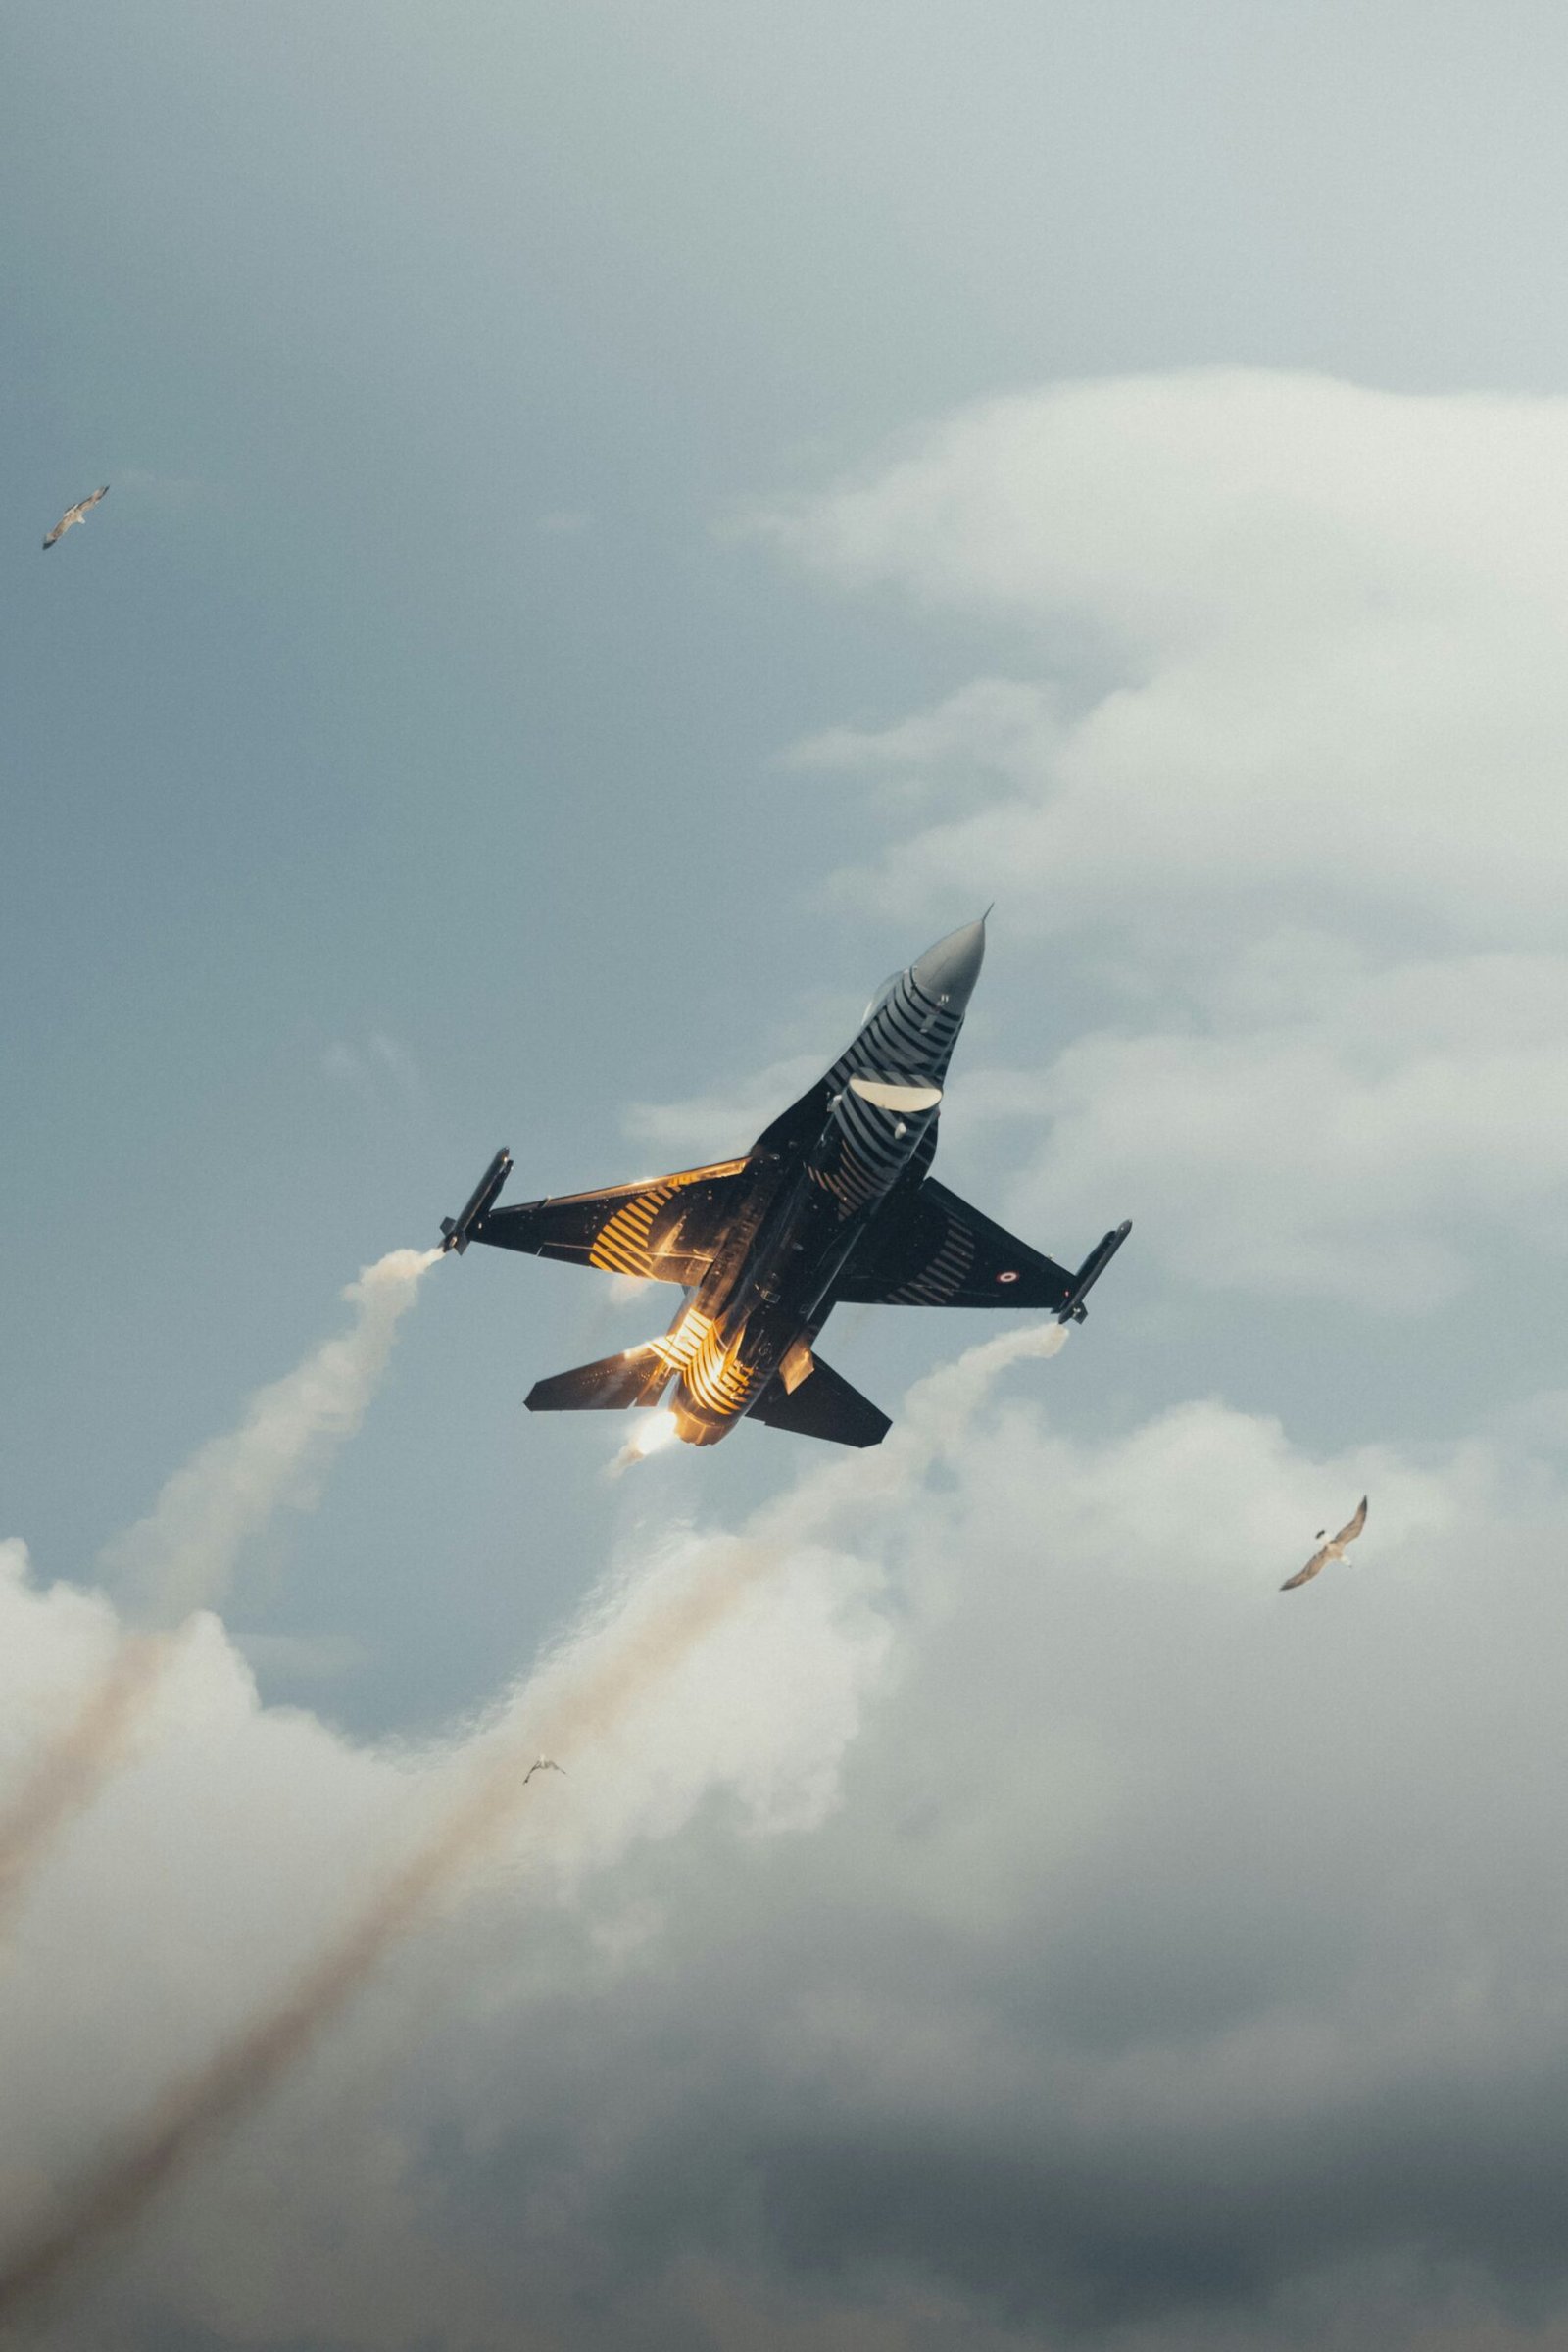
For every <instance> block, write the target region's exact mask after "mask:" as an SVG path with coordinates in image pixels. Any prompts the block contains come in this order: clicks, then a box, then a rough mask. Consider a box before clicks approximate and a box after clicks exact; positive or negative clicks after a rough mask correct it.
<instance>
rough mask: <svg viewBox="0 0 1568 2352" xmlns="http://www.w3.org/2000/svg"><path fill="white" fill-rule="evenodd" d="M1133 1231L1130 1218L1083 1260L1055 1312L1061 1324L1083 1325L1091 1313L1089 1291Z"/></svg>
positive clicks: (1110, 1233) (1096, 1245)
mask: <svg viewBox="0 0 1568 2352" xmlns="http://www.w3.org/2000/svg"><path fill="white" fill-rule="evenodd" d="M1132 1229H1133V1226H1132V1219H1131V1218H1130V1217H1129V1218H1128V1219H1127V1222H1126V1223H1125V1224H1124V1225H1117V1226H1115V1227H1114V1228H1113V1229H1112V1230H1111V1231H1110V1232H1109V1233H1107V1234H1106V1235H1105V1237H1104V1239H1103V1241H1099V1242H1097V1243H1096V1244H1095V1247H1094V1248H1093V1250H1090V1252H1089V1255H1088V1256H1087V1257H1086V1258H1085V1259H1084V1262H1083V1264H1082V1265H1081V1266H1080V1267H1079V1269H1078V1271H1077V1273H1076V1274H1075V1275H1074V1276H1073V1278H1072V1289H1071V1290H1070V1291H1069V1292H1068V1293H1067V1296H1066V1298H1065V1299H1063V1300H1062V1302H1061V1304H1060V1306H1058V1307H1057V1309H1056V1321H1057V1322H1058V1323H1081V1322H1083V1320H1084V1318H1085V1316H1086V1315H1087V1314H1088V1312H1089V1309H1088V1307H1087V1306H1085V1304H1084V1300H1085V1299H1087V1298H1088V1296H1089V1294H1090V1292H1091V1291H1092V1290H1093V1289H1094V1287H1095V1285H1096V1283H1097V1282H1098V1281H1099V1280H1100V1277H1101V1276H1102V1274H1103V1272H1104V1271H1105V1268H1106V1267H1107V1266H1108V1265H1109V1263H1110V1261H1111V1259H1112V1258H1113V1257H1114V1256H1115V1254H1116V1252H1117V1250H1119V1249H1120V1248H1121V1246H1122V1244H1123V1242H1124V1241H1125V1240H1126V1239H1127V1236H1128V1235H1129V1234H1130V1233H1131V1231H1132Z"/></svg>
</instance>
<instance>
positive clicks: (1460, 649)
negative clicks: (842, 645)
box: [758, 369, 1568, 1308]
mask: <svg viewBox="0 0 1568 2352" xmlns="http://www.w3.org/2000/svg"><path fill="white" fill-rule="evenodd" d="M1565 523H1568V402H1564V401H1558V400H1550V399H1541V400H1525V399H1506V398H1502V397H1492V396H1482V395H1469V396H1463V397H1452V398H1427V397H1421V398H1418V397H1408V396H1403V395H1395V394H1388V393H1379V392H1369V391H1365V390H1362V389H1358V388H1357V387H1354V386H1351V385H1348V384H1343V383H1336V382H1332V381H1330V380H1328V379H1326V378H1320V377H1306V376H1290V375H1281V374H1263V373H1260V372H1249V371H1245V370H1239V369H1211V370H1205V371H1195V372H1192V373H1189V374H1184V375H1175V376H1154V377H1146V378H1138V379H1129V380H1125V381H1108V382H1097V383H1080V384H1067V385H1060V386H1055V387H1051V388H1048V389H1046V390H1044V391H1041V392H1039V393H1035V394H1031V395H1026V396H1020V397H1017V398H1013V399H1008V400H1001V401H993V402H988V403H984V404H981V405H978V406H976V407H973V408H970V409H967V410H964V411H961V412H959V413H958V414H957V415H956V416H954V417H950V418H948V419H947V420H945V421H942V422H939V423H937V424H935V425H933V426H932V427H930V428H929V429H928V430H926V431H925V432H924V433H922V434H920V435H918V436H916V437H915V438H914V439H913V441H912V442H911V443H910V445H909V446H908V447H907V449H906V450H905V451H903V452H902V453H899V454H896V455H895V456H893V457H891V458H889V459H888V460H887V461H886V462H885V463H884V464H882V465H881V466H878V467H874V468H872V469H871V470H870V471H869V472H868V473H867V474H866V475H865V477H864V478H863V479H861V480H859V481H858V482H853V483H849V484H845V485H841V486H840V487H839V488H837V489H834V490H830V491H828V492H827V493H825V494H823V495H821V496H818V497H814V498H807V499H804V500H801V501H799V502H797V503H796V504H795V505H793V506H791V507H789V508H776V509H774V510H772V511H771V512H768V513H764V514H762V515H760V516H759V517H758V527H759V528H760V530H762V531H763V532H764V533H766V534H768V535H769V536H771V537H772V538H773V539H774V540H775V541H776V542H777V543H779V544H781V545H782V546H784V547H786V548H787V549H788V550H789V551H791V552H792V553H793V554H794V555H795V556H796V557H798V558H799V559H800V560H801V561H803V562H804V563H806V564H809V565H810V566H811V567H813V568H814V569H816V570H818V571H820V572H823V573H825V574H826V575H828V576H829V577H831V578H832V579H834V580H836V581H838V582H840V583H842V584H843V585H845V586H847V587H851V588H855V589H858V590H861V591H864V590H866V589H868V588H876V587H892V588H895V589H897V590H899V591H901V592H903V593H905V594H907V595H908V596H909V597H911V598H913V599H914V600H916V601H918V602H919V603H921V604H922V605H924V606H926V607H928V608H931V609H932V610H934V611H937V612H941V611H943V610H950V611H952V612H954V613H961V614H963V615H964V616H965V625H966V626H967V627H968V628H969V629H971V630H972V628H973V625H974V620H975V617H976V616H977V615H978V616H980V617H981V619H982V620H983V619H985V618H987V617H990V618H993V619H995V620H996V621H997V622H998V624H999V627H1000V626H1001V625H1002V624H1003V623H1005V626H1006V629H1007V632H1008V639H1009V646H1010V658H1011V660H1012V661H1013V662H1016V661H1017V652H1018V646H1019V643H1020V632H1022V637H1023V642H1024V643H1027V641H1028V637H1029V635H1030V634H1032V635H1033V637H1034V639H1035V641H1036V643H1037V645H1038V649H1039V650H1038V670H1039V674H1038V675H1037V676H1035V677H1033V678H1022V679H1015V680H1011V681H1009V680H1008V679H1006V678H1005V677H999V676H996V675H994V674H993V675H987V676H984V677H981V678H979V679H977V680H975V681H974V682H973V683H972V684H970V685H968V686H965V687H962V688H960V689H959V690H958V691H957V692H956V693H954V694H951V695H949V696H948V697H946V698H945V699H944V700H943V701H942V702H940V703H939V704H937V705H936V706H935V707H934V708H932V709H930V710H926V711H920V712H917V713H915V714H913V715H912V716H909V717H906V718H904V719H901V720H898V721H896V722H895V723H893V724H891V725H889V726H886V727H883V728H880V729H871V730H865V729H845V728H838V729H832V730H829V731H828V732H827V733H826V734H819V735H817V736H815V737H813V738H812V739H811V740H810V741H809V742H807V743H804V744H802V745H799V746H797V747H796V748H795V750H794V752H793V753H791V754H790V755H788V757H789V758H790V759H791V760H793V761H797V762H801V763H811V762H814V763H817V764H820V765H822V766H823V767H824V768H826V769H827V770H828V771H830V772H832V773H834V774H838V775H851V776H863V777H865V778H867V779H870V780H873V781H881V780H884V779H890V780H892V781H894V782H895V783H901V784H908V785H911V786H914V785H917V787H918V791H917V793H915V794H914V796H913V797H911V795H910V793H909V792H906V793H905V794H904V795H903V797H902V798H900V799H898V800H897V801H895V802H893V803H890V804H889V807H888V811H887V816H888V833H889V847H888V850H887V852H886V855H885V857H884V858H883V860H882V861H881V865H880V868H879V870H878V871H877V872H876V873H875V874H873V875H865V874H843V875H840V876H839V877H838V882H837V887H838V889H839V890H840V892H841V894H842V896H843V898H844V900H845V903H846V904H854V905H857V906H858V905H860V904H863V902H864V901H865V899H866V898H867V896H868V895H869V896H870V897H871V898H872V899H873V900H874V901H876V902H878V903H880V904H881V905H882V906H883V907H885V908H887V909H888V910H890V911H893V910H897V911H898V912H899V913H900V914H901V916H904V917H907V918H908V919H911V920H912V919H913V917H914V915H915V914H916V913H923V914H926V915H928V916H930V917H932V918H933V919H934V918H935V916H936V915H937V912H938V910H939V909H941V910H944V911H946V910H949V909H951V907H952V906H953V905H954V903H955V898H956V896H958V897H964V898H975V899H989V898H991V897H993V896H995V897H996V898H997V899H998V901H999V907H998V930H997V937H998V940H999V943H1000V941H1001V940H1002V939H1003V938H1004V937H1006V938H1008V939H1010V940H1011V941H1012V942H1013V943H1014V955H1015V957H1016V954H1017V949H1018V942H1019V934H1020V932H1021V931H1023V930H1026V929H1029V928H1034V929H1036V930H1038V931H1042V932H1045V933H1048V934H1052V935H1054V941H1055V944H1054V948H1053V951H1052V953H1053V955H1054V958H1055V959H1056V961H1055V962H1054V965H1053V966H1052V967H1049V968H1048V969H1046V970H1044V971H1043V972H1041V973H1040V975H1039V979H1038V983H1037V1001H1038V991H1039V990H1043V991H1045V992H1046V1002H1047V1003H1048V1004H1052V1003H1054V999H1055V997H1056V996H1057V994H1058V988H1059V979H1058V975H1059V971H1060V960H1059V959H1060V957H1061V956H1062V953H1063V949H1062V946H1061V944H1060V942H1061V940H1062V937H1063V935H1067V934H1071V935H1073V940H1074V950H1075V968H1074V969H1073V971H1072V973H1071V975H1070V977H1071V984H1072V995H1073V1005H1074V1014H1073V1020H1074V1026H1075V1027H1076V1029H1077V1032H1078V1034H1077V1036H1076V1039H1075V1041H1074V1042H1072V1043H1070V1044H1068V1045H1066V1046H1065V1048H1064V1047H1063V1042H1062V1040H1063V1032H1062V1029H1061V1027H1060V1026H1059V1025H1057V1026H1056V1027H1054V1030H1053V1031H1052V1032H1051V1040H1050V1044H1049V1046H1047V1047H1046V1048H1044V1049H1043V1051H1042V1054H1041V1060H1040V1062H1039V1063H1038V1064H1036V1065H1035V1066H1034V1067H1032V1068H1025V1069H1021V1070H1017V1071H1013V1072H1008V1071H1005V1070H1002V1071H996V1070H993V1071H990V1072H982V1073H972V1072H971V1071H970V1070H969V1069H968V1068H967V1067H966V1065H965V1063H964V1062H963V1061H962V1060H960V1062H959V1064H958V1067H957V1070H956V1077H955V1086H954V1096H953V1105H952V1108H953V1116H954V1118H960V1117H963V1116H966V1115H973V1114H974V1113H975V1112H976V1111H985V1110H991V1111H993V1112H994V1113H995V1114H996V1115H997V1116H999V1117H1001V1116H1006V1117H1009V1118H1010V1119H1011V1120H1013V1121H1014V1122H1015V1126H1014V1133H1013V1135H1012V1137H1011V1139H1010V1145H1011V1149H1012V1150H1013V1151H1014V1152H1022V1153H1023V1154H1024V1155H1025V1157H1026V1160H1027V1166H1028V1173H1027V1174H1026V1175H1025V1176H1023V1177H1022V1178H1020V1179H1019V1180H1018V1181H1016V1182H1015V1183H1014V1185H1013V1188H1012V1193H1011V1201H1010V1206H1011V1210H1012V1213H1013V1215H1014V1217H1015V1218H1016V1219H1017V1220H1018V1221H1021V1222H1022V1223H1023V1226H1024V1230H1025V1231H1026V1232H1027V1231H1031V1230H1034V1231H1050V1232H1057V1231H1060V1230H1061V1229H1062V1227H1063V1225H1064V1224H1075V1223H1078V1222H1080V1221H1085V1220H1087V1222H1088V1223H1089V1224H1090V1225H1093V1223H1094V1221H1095V1220H1096V1219H1102V1218H1104V1217H1108V1216H1111V1215H1113V1214H1114V1215H1118V1216H1119V1215H1121V1214H1124V1213H1125V1214H1130V1215H1132V1216H1133V1217H1134V1219H1135V1221H1136V1222H1137V1223H1138V1226H1139V1247H1140V1249H1142V1250H1152V1251H1153V1252H1154V1253H1155V1255H1156V1256H1157V1257H1158V1259H1159V1260H1160V1262H1161V1263H1162V1264H1163V1265H1164V1266H1165V1267H1166V1269H1167V1270H1169V1271H1171V1272H1174V1273H1177V1274H1179V1275H1180V1276H1181V1277H1183V1278H1184V1279H1186V1280H1189V1281H1192V1282H1195V1283H1197V1284H1199V1285H1201V1286H1210V1285H1214V1284H1220V1285H1224V1286H1227V1287H1240V1288H1243V1289H1249V1290H1254V1291H1260V1292H1263V1293H1266V1294H1270V1295H1274V1296H1279V1295H1281V1294H1285V1293H1290V1292H1296V1293H1314V1294H1317V1295H1320V1296H1328V1297H1335V1298H1346V1299H1348V1298H1352V1297H1365V1298H1369V1299H1373V1300H1374V1301H1375V1302H1377V1303H1378V1304H1380V1305H1382V1306H1385V1307H1397V1308H1412V1307H1421V1306H1426V1305H1430V1304H1434V1303H1441V1302H1444V1301H1446V1300H1448V1299H1452V1298H1454V1297H1455V1296H1457V1295H1458V1294H1460V1293H1461V1292H1462V1290H1463V1288H1464V1286H1465V1283H1466V1281H1467V1280H1468V1279H1469V1277H1470V1274H1471V1272H1472V1271H1473V1265H1474V1260H1475V1256H1476V1250H1477V1243H1478V1240H1480V1239H1481V1238H1483V1237H1488V1236H1491V1235H1494V1234H1502V1235H1505V1236H1508V1237H1511V1238H1514V1239H1522V1240H1524V1241H1526V1242H1528V1243H1529V1244H1531V1245H1533V1246H1535V1247H1539V1248H1544V1249H1545V1250H1549V1251H1551V1252H1553V1253H1554V1254H1558V1255H1560V1254H1561V1253H1562V1252H1563V1251H1564V1250H1568V1225H1565V1221H1564V1218H1563V1214H1562V1211H1561V1207H1560V1200H1561V1198H1562V1193H1563V1186H1564V1181H1565V1179H1568V1148H1565V1146H1564V1143H1563V1140H1562V1139H1563V1137H1564V1135H1565V1134H1568V1076H1565V1071H1568V1061H1565V1059H1564V1055H1563V1053H1562V1047H1561V1040H1562V1038H1563V1036H1564V1034H1565V1026H1564V1014H1565V1013H1568V963H1565V962H1564V960H1563V952H1564V948H1565V944H1568V943H1565V939H1564V918H1563V914H1562V911H1561V910H1562V907H1563V906H1564V905H1565V904H1568V789H1565V786H1568V662H1564V660H1563V658H1562V656H1563V647H1564V642H1565V629H1568V531H1565V528H1564V525H1565ZM1086 644H1087V645H1091V646H1092V648H1093V651H1092V652H1090V653H1087V654H1086V652H1085V650H1084V649H1085V646H1086ZM1025 953H1027V951H1025ZM1015 968H1016V967H1015ZM984 1001H985V1000H982V1002H984ZM1018 1003H1019V1000H1018V999H1017V998H1015V1000H1014V1008H1013V1015H1012V1018H1011V1019H1009V1022H1008V1028H1009V1029H1011V1028H1012V1027H1013V1026H1015V1022H1016V1011H1017V1005H1018ZM1031 1031H1032V1033H1033V1034H1035V1035H1038V1034H1039V1027H1038V1023H1036V1024H1031ZM1031 1131H1032V1132H1031Z"/></svg>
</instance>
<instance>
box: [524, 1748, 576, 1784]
mask: <svg viewBox="0 0 1568 2352" xmlns="http://www.w3.org/2000/svg"><path fill="white" fill-rule="evenodd" d="M536 1772H559V1773H560V1775H561V1777H562V1779H563V1780H564V1779H565V1777H566V1768H565V1766H564V1764H558V1763H557V1762H556V1759H555V1757H554V1756H540V1757H538V1758H537V1759H536V1760H535V1761H534V1762H533V1763H532V1764H530V1765H529V1767H528V1769H527V1771H526V1772H525V1773H524V1774H523V1776H522V1785H523V1787H524V1788H525V1789H526V1788H527V1786H528V1783H529V1782H530V1781H531V1780H532V1779H533V1776H534V1774H535V1773H536Z"/></svg>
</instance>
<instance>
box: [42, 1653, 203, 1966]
mask: <svg viewBox="0 0 1568 2352" xmlns="http://www.w3.org/2000/svg"><path fill="white" fill-rule="evenodd" d="M171 1646H172V1645H171V1643H170V1642H169V1641H168V1640H167V1639H166V1638H165V1637H163V1636H161V1635H157V1634H127V1635H125V1636H124V1637H123V1639H122V1640H121V1641H120V1642H117V1643H116V1645H115V1649H114V1652H113V1654H112V1656H111V1657H110V1660H109V1663H108V1665H107V1666H106V1667H105V1668H104V1670H103V1672H102V1673H101V1674H100V1675H99V1677H98V1679H97V1681H96V1682H95V1683H94V1684H93V1686H92V1688H91V1690H90V1691H88V1693H87V1696H86V1698H85V1699H84V1700H83V1701H82V1703H81V1705H80V1706H79V1707H78V1708H77V1710H76V1713H75V1715H74V1717H73V1720H72V1721H71V1722H70V1723H69V1724H68V1725H67V1727H66V1729H65V1731H64V1732H62V1733H61V1734H60V1735H59V1736H58V1738H57V1739H55V1740H53V1741H52V1742H51V1743H50V1745H49V1746H48V1747H47V1748H46V1749H45V1751H44V1753H43V1755H42V1756H40V1757H39V1758H38V1760H37V1762H36V1763H35V1764H34V1765H33V1767H32V1770H31V1771H30V1772H29V1773H28V1774H27V1775H26V1777H25V1780H24V1781H23V1784H22V1787H21V1789H19V1790H18V1792H17V1794H16V1795H15V1796H14V1797H13V1798H12V1800H11V1803H10V1804H9V1806H8V1807H7V1808H6V1810H5V1812H4V1814H0V1927H3V1926H4V1924H5V1921H6V1918H7V1916H8V1914H9V1913H10V1911H11V1910H12V1908H13V1907H14V1905H15V1904H16V1903H17V1902H18V1901H19V1900H20V1898H21V1895H22V1892H23V1889H24V1888H25V1886H26V1884H27V1881H28V1880H29V1879H30V1878H31V1876H32V1873H33V1871H34V1870H35V1869H36V1868H37V1866H38V1864H39V1863H40V1862H41V1861H42V1859H43V1857H44V1855H45V1854H46V1853H47V1852H48V1850H49V1848H50V1846H51V1845H52V1844H53V1843H54V1840H55V1838H57V1837H58V1836H59V1834H60V1832H61V1830H62V1829H64V1828H65V1826H66V1824H67V1823H68V1822H70V1821H73V1820H74V1818H75V1816H76V1815H77V1814H78V1813H79V1812H80V1811H81V1810H82V1808H83V1806H85V1805H86V1804H88V1803H89V1802H90V1800H91V1798H92V1797H93V1795H94V1793H95V1792H96V1790H97V1789H99V1788H101V1786H102V1785H103V1782H104V1779H105V1777H106V1775H107V1774H108V1773H110V1772H111V1771H113V1769H114V1767H115V1766H116V1765H117V1764H118V1763H119V1762H120V1760H121V1758H122V1757H123V1755H124V1753H125V1750H126V1748H127V1747H128V1745H129V1743H130V1740H131V1738H132V1735H133V1733H134V1731H135V1728H136V1725H137V1723H138V1722H139V1721H140V1718H141V1714H142V1710H143V1709H144V1707H145V1706H146V1704H147V1701H148V1699H149V1697H150V1695H151V1693H152V1691H154V1689H155V1688H156V1686H157V1683H158V1678H159V1676H160V1675H161V1674H162V1672H163V1670H164V1666H165V1663H166V1660H167V1658H168V1656H169V1653H170V1649H171Z"/></svg>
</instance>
